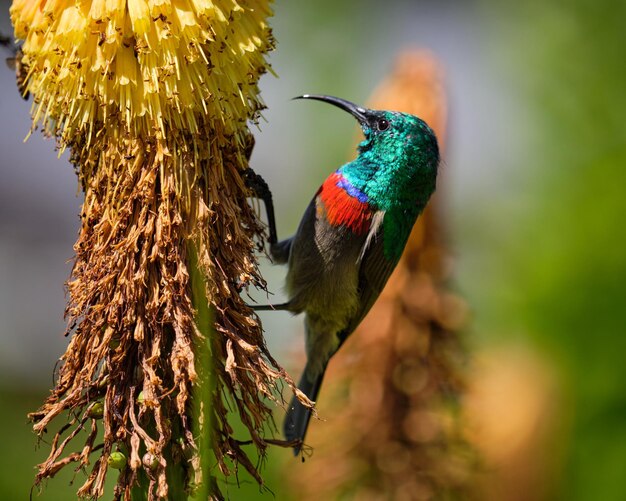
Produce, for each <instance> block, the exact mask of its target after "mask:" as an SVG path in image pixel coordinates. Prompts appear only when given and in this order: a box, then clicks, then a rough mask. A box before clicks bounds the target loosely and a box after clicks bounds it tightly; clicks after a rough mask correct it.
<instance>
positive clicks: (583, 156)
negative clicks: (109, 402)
mask: <svg viewBox="0 0 626 501" xmlns="http://www.w3.org/2000/svg"><path fill="white" fill-rule="evenodd" d="M9 5H10V3H9V2H8V1H6V0H2V1H1V2H0V7H1V9H0V30H1V31H2V32H3V33H10V31H11V28H10V22H9V17H8V8H9ZM624 19H626V4H624V3H620V2H609V1H607V0H602V1H588V0H571V1H565V0H563V1H548V2H546V1H539V0H531V1H528V2H513V1H504V2H496V1H494V0H484V1H480V2H478V1H453V0H447V1H415V0H404V1H402V0H394V1H389V2H377V1H374V0H359V1H345V2H337V1H329V0H320V1H316V2H288V1H287V0H278V1H277V2H276V3H275V17H274V18H273V20H272V25H273V27H274V31H275V35H276V38H277V40H278V48H277V50H276V51H275V52H274V53H273V54H272V55H271V59H270V60H271V63H272V65H273V68H274V71H275V72H276V73H277V75H278V78H275V77H273V76H271V75H266V76H265V77H264V78H263V79H262V82H261V87H262V93H263V97H264V99H265V101H266V104H267V106H268V109H267V111H266V112H265V113H264V118H265V120H264V121H262V122H261V123H260V126H259V128H258V130H256V131H255V134H256V138H257V146H256V148H255V151H254V154H253V157H252V163H253V165H254V167H255V169H256V170H257V171H258V172H260V173H262V174H263V175H264V177H265V178H266V180H267V181H268V183H269V184H270V186H272V187H273V190H274V197H275V204H276V206H277V211H278V214H277V223H278V228H279V233H280V234H281V235H282V236H287V235H288V234H290V233H291V232H292V231H293V230H295V227H296V225H297V222H298V220H299V217H300V215H301V213H302V211H303V209H304V207H305V206H306V204H307V203H308V201H309V199H310V197H311V195H312V194H313V193H314V191H315V190H316V189H317V187H318V186H319V184H320V183H321V181H322V180H323V178H324V177H325V176H326V175H327V174H328V172H329V171H331V170H332V169H334V168H336V167H337V166H338V165H339V164H340V163H342V162H343V161H345V160H346V158H348V156H349V155H350V148H351V145H352V144H353V141H354V138H355V131H354V123H353V121H352V120H351V119H350V117H349V116H347V115H344V114H341V113H339V112H337V113H335V112H334V111H333V110H332V109H330V108H328V107H325V106H323V105H321V104H319V105H318V104H315V105H314V104H312V103H308V102H301V101H296V102H293V101H290V98H291V97H293V96H295V95H299V94H302V93H305V92H315V93H327V94H333V95H338V96H342V97H345V98H347V99H350V100H353V101H356V102H364V101H365V100H366V98H367V96H368V95H369V94H370V93H371V91H372V90H373V89H374V87H375V86H376V85H377V83H378V82H380V81H381V80H382V79H383V78H384V77H385V75H387V74H388V72H389V71H390V69H391V67H392V64H393V61H394V59H395V56H396V54H397V53H398V52H399V51H401V50H403V49H406V48H407V47H417V48H427V49H429V50H431V51H432V53H433V54H434V55H435V57H436V58H437V59H438V60H439V61H440V63H441V64H442V65H443V67H444V68H445V72H446V87H447V91H448V107H449V122H448V144H447V154H446V159H445V163H444V165H443V169H444V171H445V176H446V186H444V187H443V189H444V190H445V193H444V195H443V197H442V198H443V199H444V200H445V204H446V210H445V214H446V218H447V224H448V226H449V229H450V230H449V232H450V235H451V241H452V254H453V256H454V261H455V276H456V280H455V284H454V287H455V289H456V290H457V291H458V293H459V294H461V295H462V296H463V297H464V298H465V299H466V301H467V302H468V304H469V306H470V309H471V311H472V321H471V324H470V326H469V327H468V329H467V331H466V333H465V334H464V336H465V343H466V345H467V347H468V350H469V352H470V353H471V357H470V361H469V362H468V378H469V391H468V396H467V397H466V399H465V401H464V402H465V404H466V405H465V408H466V410H465V411H464V412H465V413H466V416H465V417H466V419H467V422H468V425H467V426H468V431H467V433H468V436H469V437H470V439H472V440H473V441H474V442H475V443H476V447H477V448H478V449H479V450H480V451H481V453H482V454H483V455H484V456H485V458H486V459H485V464H484V465H483V467H482V468H483V477H484V478H483V481H484V482H485V483H486V484H488V488H487V490H486V491H485V492H486V494H484V496H485V497H486V498H490V499H503V500H509V499H510V500H533V499H537V500H540V499H550V500H552V499H563V500H581V501H582V500H608V501H610V500H616V501H618V500H624V499H626V320H625V319H626V314H625V311H624V310H625V309H626V285H625V284H626V251H625V244H626V227H625V225H624V216H626V196H625V195H624V191H625V187H626V126H624V120H623V114H624V110H625V109H626V106H625V105H626V93H625V92H624V89H626V65H625V64H624V50H625V49H626V30H624V28H623V20H624ZM7 55H8V54H7ZM28 112H29V103H27V102H25V101H23V100H22V99H21V98H20V97H19V95H18V93H17V91H16V90H15V81H14V75H13V74H12V72H11V71H10V70H8V69H6V70H4V69H1V68H0V121H1V122H0V124H1V125H0V130H1V133H0V152H1V154H0V440H1V443H2V450H3V452H2V454H0V498H1V499H26V498H27V496H28V494H29V490H30V487H31V485H32V479H33V477H34V469H33V466H34V465H35V463H37V462H39V461H41V460H42V459H43V458H44V457H45V454H46V450H45V446H43V447H42V448H41V449H38V448H37V447H36V439H35V437H34V435H33V434H32V433H31V431H30V427H29V425H28V423H27V420H26V414H27V412H29V411H31V410H34V409H35V408H36V407H37V406H38V404H39V403H40V402H41V401H42V399H43V398H44V396H45V395H46V394H47V391H48V388H49V387H50V385H51V382H52V377H53V368H54V363H55V361H56V359H57V358H58V357H59V356H60V355H61V354H62V353H63V351H64V348H65V346H66V343H67V340H66V339H64V338H63V336H62V333H63V330H64V323H63V318H62V313H63V308H64V304H65V299H64V291H63V282H64V281H65V280H66V279H67V277H68V275H69V271H70V264H69V260H70V259H71V257H72V244H73V243H74V239H75V236H76V234H77V229H78V224H79V219H78V211H79V207H80V193H79V191H78V188H77V183H76V178H75V175H74V173H73V170H72V168H71V166H70V165H69V163H68V161H67V155H62V156H61V157H60V158H58V157H57V153H56V152H55V151H54V143H53V141H50V140H45V139H44V138H42V137H41V135H40V134H38V133H35V134H33V136H32V137H31V138H30V139H29V140H28V142H26V144H24V143H23V140H24V138H25V137H26V135H27V134H28V131H29V124H30V120H29V113H28ZM264 270H265V272H266V277H267V279H268V281H269V283H270V288H271V290H273V291H275V292H276V296H275V297H273V298H272V301H276V302H279V301H280V299H281V292H280V288H281V286H282V279H283V276H284V270H281V269H274V268H272V267H270V266H269V265H268V264H267V263H264ZM263 320H264V326H265V330H266V333H267V340H268V344H269V346H270V348H271V349H272V351H273V353H274V354H275V355H276V356H277V357H278V359H279V360H280V361H281V362H283V363H284V364H285V365H286V366H287V367H290V368H292V369H293V372H294V374H295V373H297V372H298V371H299V367H297V363H296V362H295V361H294V362H290V357H292V356H293V353H294V352H295V351H296V350H298V349H300V347H301V343H302V327H301V319H298V318H295V319H294V318H291V317H290V316H289V315H287V314H284V313H279V312H276V313H274V312H272V313H267V314H264V316H263ZM330 417H331V416H327V418H330ZM277 418H278V420H279V421H280V415H277ZM315 424H316V423H314V425H315ZM288 456H289V453H288V451H284V450H281V449H277V450H270V453H269V460H268V462H267V465H266V471H267V475H266V479H267V486H268V488H269V490H266V491H259V488H258V487H257V486H255V485H254V484H253V482H252V481H251V480H250V479H247V478H246V477H245V476H243V475H242V476H241V478H240V480H241V484H242V488H241V489H238V488H237V486H236V485H234V484H233V485H232V486H230V487H227V488H225V489H224V490H225V491H226V492H228V495H229V498H230V499H252V498H253V497H256V496H258V497H259V498H262V499H279V500H282V499H298V496H297V494H294V493H293V492H290V491H289V490H288V487H287V486H286V483H285V482H284V481H283V478H284V476H285V475H297V474H298V468H305V467H306V463H305V465H302V464H301V463H300V462H299V461H291V462H290V461H288ZM78 474H79V475H80V473H78ZM71 480H72V479H71V474H68V473H65V474H63V475H59V478H57V479H55V480H54V481H53V482H50V483H49V484H48V485H47V487H46V489H45V490H44V491H43V492H42V494H41V495H40V496H39V497H38V499H44V500H66V499H73V498H74V497H75V495H74V492H75V490H76V489H75V488H74V487H72V486H70V485H69V484H70V483H71Z"/></svg>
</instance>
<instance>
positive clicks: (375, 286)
mask: <svg viewBox="0 0 626 501" xmlns="http://www.w3.org/2000/svg"><path fill="white" fill-rule="evenodd" d="M384 216H385V213H384V212H382V211H379V212H376V214H375V215H374V217H373V219H372V226H371V229H370V232H369V234H368V237H367V240H366V241H365V245H364V246H363V251H362V253H361V258H360V267H359V285H358V293H359V297H360V301H359V305H360V306H359V309H358V310H357V312H356V314H355V316H354V317H353V318H352V320H351V321H350V323H349V324H348V326H347V327H346V329H345V330H344V331H343V332H342V333H341V334H340V336H339V337H340V339H341V341H342V342H343V341H344V340H345V339H346V338H347V337H348V336H349V335H350V334H351V333H352V331H354V329H356V328H357V326H358V325H359V324H360V323H361V320H363V318H364V317H365V315H367V313H368V312H369V311H370V309H371V307H372V306H373V304H374V303H375V302H376V299H378V296H379V295H380V293H381V292H382V290H383V288H384V287H385V284H386V283H387V280H389V277H390V276H391V273H392V272H393V270H394V268H395V267H396V265H397V264H398V261H399V256H398V258H395V259H393V258H392V259H389V258H388V257H386V256H385V253H384V244H383V238H384V229H383V219H384Z"/></svg>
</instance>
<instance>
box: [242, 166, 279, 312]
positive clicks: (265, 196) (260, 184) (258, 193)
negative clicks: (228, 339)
mask: <svg viewBox="0 0 626 501" xmlns="http://www.w3.org/2000/svg"><path fill="white" fill-rule="evenodd" d="M243 179H244V182H245V183H246V186H247V187H248V188H249V189H250V190H252V192H253V194H254V196H255V197H256V198H260V199H261V200H263V203H264V204H265V212H267V222H268V226H269V229H270V236H269V239H268V241H269V244H270V252H271V253H272V254H273V252H272V251H273V249H274V248H275V246H276V243H277V242H278V236H277V234H276V219H275V216H274V202H273V200H272V192H271V191H270V188H269V186H268V185H267V182H265V179H263V178H262V177H261V176H260V175H259V174H257V173H256V172H254V171H253V170H252V169H251V168H250V167H248V168H247V169H246V170H245V171H244V173H243ZM249 306H250V307H251V308H252V309H254V310H256V311H267V310H287V309H289V303H288V302H287V303H282V304H276V305H271V304H259V305H249Z"/></svg>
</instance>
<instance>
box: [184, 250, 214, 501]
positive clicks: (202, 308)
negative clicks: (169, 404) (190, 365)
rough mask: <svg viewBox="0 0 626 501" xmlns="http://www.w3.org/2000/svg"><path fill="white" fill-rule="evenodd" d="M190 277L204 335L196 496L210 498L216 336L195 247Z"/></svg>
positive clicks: (196, 412) (198, 355) (196, 417)
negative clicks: (198, 482) (214, 338)
mask: <svg viewBox="0 0 626 501" xmlns="http://www.w3.org/2000/svg"><path fill="white" fill-rule="evenodd" d="M188 261H189V280H190V282H191V297H192V303H193V306H194V308H195V309H196V318H195V321H196V326H197V327H198V330H199V331H200V332H201V333H202V335H203V337H197V338H194V341H195V343H194V354H195V360H196V364H195V365H196V372H197V373H198V380H197V382H196V384H195V386H194V390H193V424H194V436H195V437H196V438H197V444H198V452H199V454H200V469H201V472H202V482H201V483H200V485H198V486H197V489H196V492H195V495H194V498H195V499H198V500H206V499H209V498H210V496H211V495H213V494H216V493H215V492H212V491H213V490H214V489H213V488H212V485H213V484H212V483H211V475H210V464H211V451H212V447H211V431H212V429H213V420H212V416H213V412H212V411H213V395H214V393H215V392H214V386H215V380H214V377H213V357H212V354H211V339H213V321H212V315H211V310H210V309H209V303H208V301H207V296H206V287H205V280H204V274H203V273H202V271H201V270H200V269H199V267H198V256H197V252H196V249H195V247H192V248H190V249H189V252H188Z"/></svg>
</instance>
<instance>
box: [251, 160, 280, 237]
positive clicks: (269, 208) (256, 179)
mask: <svg viewBox="0 0 626 501" xmlns="http://www.w3.org/2000/svg"><path fill="white" fill-rule="evenodd" d="M243 179H244V182H245V183H246V186H247V187H248V188H250V189H251V190H252V192H253V193H254V195H255V196H256V198H260V199H261V200H263V203H264V204H265V212H267V223H268V226H269V228H270V237H269V239H268V241H269V244H270V247H271V246H272V245H274V244H275V243H276V242H277V241H278V235H277V234H276V219H275V216H274V202H273V201H272V192H271V191H270V187H269V186H268V185H267V183H266V182H265V179H263V178H262V177H261V176H260V175H259V174H257V173H256V172H254V171H253V170H252V169H251V168H250V167H248V168H247V169H246V170H245V171H244V173H243Z"/></svg>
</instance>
